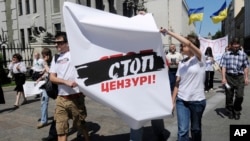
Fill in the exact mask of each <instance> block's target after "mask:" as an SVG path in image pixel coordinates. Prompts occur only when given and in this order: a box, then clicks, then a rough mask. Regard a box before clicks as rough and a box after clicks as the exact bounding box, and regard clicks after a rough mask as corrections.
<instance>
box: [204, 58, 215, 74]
mask: <svg viewBox="0 0 250 141" xmlns="http://www.w3.org/2000/svg"><path fill="white" fill-rule="evenodd" d="M206 71H214V68H213V58H212V57H208V56H206Z"/></svg>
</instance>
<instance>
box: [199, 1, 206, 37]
mask: <svg viewBox="0 0 250 141" xmlns="http://www.w3.org/2000/svg"><path fill="white" fill-rule="evenodd" d="M204 3H205V0H204V1H203V4H204ZM203 7H204V9H203V15H205V5H203ZM203 19H204V16H203ZM203 19H202V20H201V24H200V29H199V35H200V34H201V27H202V22H203Z"/></svg>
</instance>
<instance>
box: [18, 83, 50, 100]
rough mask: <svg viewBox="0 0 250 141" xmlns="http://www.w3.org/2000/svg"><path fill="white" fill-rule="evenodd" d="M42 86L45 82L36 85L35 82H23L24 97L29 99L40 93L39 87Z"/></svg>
mask: <svg viewBox="0 0 250 141" xmlns="http://www.w3.org/2000/svg"><path fill="white" fill-rule="evenodd" d="M43 84H45V81H39V82H38V83H36V81H25V83H24V84H23V91H24V96H25V97H30V96H34V95H37V94H40V93H42V90H41V89H40V87H41V86H42V85H43Z"/></svg>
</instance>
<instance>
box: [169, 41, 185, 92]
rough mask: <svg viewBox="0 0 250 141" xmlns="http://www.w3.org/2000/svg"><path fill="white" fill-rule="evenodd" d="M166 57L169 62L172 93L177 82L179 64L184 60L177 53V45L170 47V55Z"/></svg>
mask: <svg viewBox="0 0 250 141" xmlns="http://www.w3.org/2000/svg"><path fill="white" fill-rule="evenodd" d="M166 57H167V60H168V62H169V69H168V75H169V80H170V88H171V92H173V90H174V86H175V80H176V71H177V68H178V64H179V62H180V61H181V60H182V55H181V54H180V53H179V52H177V51H176V47H175V45H174V44H171V45H170V47H169V53H168V54H167V55H166Z"/></svg>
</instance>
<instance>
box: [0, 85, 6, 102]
mask: <svg viewBox="0 0 250 141" xmlns="http://www.w3.org/2000/svg"><path fill="white" fill-rule="evenodd" d="M0 104H5V99H4V94H3V89H2V86H1V83H0Z"/></svg>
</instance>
